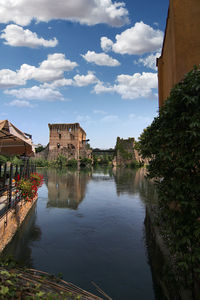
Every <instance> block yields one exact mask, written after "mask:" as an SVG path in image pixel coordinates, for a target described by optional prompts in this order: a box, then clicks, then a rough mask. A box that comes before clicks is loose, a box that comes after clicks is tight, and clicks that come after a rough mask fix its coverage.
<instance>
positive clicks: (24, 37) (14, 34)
mask: <svg viewBox="0 0 200 300" xmlns="http://www.w3.org/2000/svg"><path fill="white" fill-rule="evenodd" d="M2 32H3V33H2V34H1V36H0V38H1V39H5V42H4V44H6V45H10V46H14V47H23V46H24V47H30V48H37V47H39V46H43V47H55V46H56V45H57V44H58V41H57V39H56V38H54V39H52V40H45V39H43V38H38V36H37V34H36V33H35V32H32V31H30V30H29V29H23V28H22V27H21V26H18V25H15V24H11V25H8V26H6V28H5V29H4V30H2Z"/></svg>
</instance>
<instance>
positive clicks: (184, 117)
mask: <svg viewBox="0 0 200 300" xmlns="http://www.w3.org/2000/svg"><path fill="white" fill-rule="evenodd" d="M139 148H140V153H141V155H142V157H143V158H148V159H149V166H148V174H149V177H150V178H155V179H156V184H157V187H158V195H159V203H158V206H159V210H158V216H159V225H160V228H161V229H162V233H163V237H164V239H165V242H166V243H167V244H168V246H169V248H170V250H171V254H172V257H173V258H174V259H175V263H174V268H175V269H176V272H177V273H176V275H177V279H180V280H184V282H185V283H187V284H188V285H190V286H191V285H192V284H194V281H195V278H199V277H200V70H199V69H198V68H197V67H194V69H193V70H192V71H191V72H189V73H188V74H187V75H186V76H185V78H184V79H183V80H182V81H181V82H180V83H179V84H177V85H176V86H175V87H174V88H173V89H172V91H171V93H170V96H169V98H168V99H167V100H166V102H165V103H164V105H163V107H161V109H160V112H159V116H158V117H156V118H155V119H154V121H153V122H152V124H151V125H150V126H149V127H147V128H146V129H145V130H144V132H143V133H142V135H141V136H140V138H139Z"/></svg>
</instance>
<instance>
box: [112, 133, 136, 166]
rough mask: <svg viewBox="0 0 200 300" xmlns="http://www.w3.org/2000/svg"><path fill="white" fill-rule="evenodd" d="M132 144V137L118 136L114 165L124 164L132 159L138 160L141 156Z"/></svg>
mask: <svg viewBox="0 0 200 300" xmlns="http://www.w3.org/2000/svg"><path fill="white" fill-rule="evenodd" d="M134 146H135V139H134V138H128V139H121V138H119V137H118V138H117V142H116V159H114V162H113V163H114V165H117V166H126V165H129V164H130V163H131V162H133V161H137V162H140V161H141V157H140V156H139V153H138V151H137V150H136V149H135V148H134Z"/></svg>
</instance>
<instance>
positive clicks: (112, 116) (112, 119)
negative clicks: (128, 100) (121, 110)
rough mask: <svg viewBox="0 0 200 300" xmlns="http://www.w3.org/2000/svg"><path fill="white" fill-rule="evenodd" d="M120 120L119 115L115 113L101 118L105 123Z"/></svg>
mask: <svg viewBox="0 0 200 300" xmlns="http://www.w3.org/2000/svg"><path fill="white" fill-rule="evenodd" d="M118 120H119V117H118V116H115V115H108V116H105V117H103V118H102V119H101V122H103V123H113V122H116V121H118Z"/></svg>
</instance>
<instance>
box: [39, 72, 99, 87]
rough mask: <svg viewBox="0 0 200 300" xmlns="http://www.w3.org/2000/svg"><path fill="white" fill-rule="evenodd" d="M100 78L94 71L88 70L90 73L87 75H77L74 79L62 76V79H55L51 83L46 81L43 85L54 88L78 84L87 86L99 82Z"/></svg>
mask: <svg viewBox="0 0 200 300" xmlns="http://www.w3.org/2000/svg"><path fill="white" fill-rule="evenodd" d="M97 82H98V79H97V77H96V76H95V75H94V73H93V72H91V71H88V73H87V74H86V75H79V74H77V75H75V76H74V78H73V79H71V78H62V79H58V80H55V81H53V82H51V83H44V84H43V85H42V87H45V88H46V87H50V88H53V89H56V88H59V87H65V86H78V87H82V86H87V85H90V84H94V83H97Z"/></svg>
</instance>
